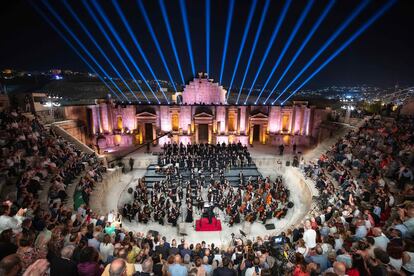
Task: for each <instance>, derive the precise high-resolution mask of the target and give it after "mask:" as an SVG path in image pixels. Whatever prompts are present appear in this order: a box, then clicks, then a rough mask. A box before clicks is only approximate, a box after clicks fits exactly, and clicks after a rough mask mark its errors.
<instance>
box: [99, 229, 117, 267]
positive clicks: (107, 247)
mask: <svg viewBox="0 0 414 276" xmlns="http://www.w3.org/2000/svg"><path fill="white" fill-rule="evenodd" d="M99 253H100V255H101V259H102V262H104V263H107V262H108V258H109V257H112V256H113V255H114V245H113V244H112V243H111V237H110V236H109V235H108V234H106V235H105V236H104V240H103V242H101V244H100V245H99Z"/></svg>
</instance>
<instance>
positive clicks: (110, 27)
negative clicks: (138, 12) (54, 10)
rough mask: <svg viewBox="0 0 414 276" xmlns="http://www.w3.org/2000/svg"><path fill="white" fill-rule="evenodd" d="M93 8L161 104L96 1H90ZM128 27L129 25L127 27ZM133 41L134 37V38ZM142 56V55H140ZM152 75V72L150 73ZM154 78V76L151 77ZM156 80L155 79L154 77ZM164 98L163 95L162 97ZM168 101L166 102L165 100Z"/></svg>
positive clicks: (90, 11)
mask: <svg viewBox="0 0 414 276" xmlns="http://www.w3.org/2000/svg"><path fill="white" fill-rule="evenodd" d="M83 3H84V4H86V6H89V5H88V4H87V3H86V1H83ZM92 4H93V6H94V7H95V9H96V10H97V11H98V13H99V15H100V16H101V18H102V19H103V21H104V23H105V25H106V26H107V27H108V28H109V31H110V32H111V34H112V35H113V36H114V37H115V39H116V41H117V42H118V44H119V45H120V46H121V48H122V50H123V51H124V53H125V54H126V55H127V57H128V59H129V60H130V62H131V63H132V64H133V65H134V67H135V69H136V70H137V72H138V73H139V75H140V76H141V78H142V80H143V81H144V82H145V84H146V85H147V87H148V89H150V91H151V93H152V95H153V96H154V97H155V99H156V100H157V102H158V103H161V102H160V100H159V99H158V97H157V96H156V94H155V93H154V90H153V89H152V87H151V86H150V85H149V84H148V82H147V80H146V78H145V77H144V75H143V73H142V71H141V69H140V68H139V66H138V65H137V64H136V62H135V61H134V58H133V57H132V55H131V53H130V52H129V50H128V48H127V47H126V46H125V44H124V42H123V41H122V39H121V37H120V36H119V35H118V33H117V31H116V30H115V28H114V26H113V25H112V23H111V22H110V21H109V19H108V17H107V16H106V14H105V12H104V11H103V9H102V8H101V6H100V5H99V4H98V2H96V1H92ZM88 10H89V13H91V14H94V12H93V10H92V9H91V7H89V9H88ZM97 21H98V20H97ZM128 26H129V25H128ZM134 39H135V37H134ZM141 56H142V54H141ZM144 61H146V64H147V67H148V68H149V69H150V71H152V69H151V67H150V66H149V63H148V60H146V58H145V59H144ZM152 73H153V72H152ZM153 77H154V75H153ZM154 78H155V79H156V80H157V78H156V77H154ZM164 96H165V95H164ZM167 101H168V100H167Z"/></svg>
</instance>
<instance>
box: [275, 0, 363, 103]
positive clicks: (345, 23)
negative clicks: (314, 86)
mask: <svg viewBox="0 0 414 276" xmlns="http://www.w3.org/2000/svg"><path fill="white" fill-rule="evenodd" d="M369 2H370V1H369V0H364V1H363V2H362V3H361V4H359V5H358V7H357V8H356V9H355V10H354V11H353V12H352V14H351V15H350V16H349V17H348V18H347V19H346V20H345V22H344V23H342V24H341V26H339V28H338V29H337V30H336V31H335V33H334V34H333V35H331V37H329V39H328V40H327V41H326V42H325V44H324V45H323V46H322V47H321V48H320V49H319V50H318V52H317V53H316V54H315V55H314V56H313V57H312V58H311V60H310V61H309V62H308V63H307V64H306V65H305V66H304V67H303V68H302V70H301V71H300V72H299V73H298V74H297V75H296V76H295V77H294V78H293V80H292V81H291V82H290V83H289V84H288V85H287V86H286V87H285V88H284V89H283V91H282V93H280V94H279V95H278V96H277V98H276V99H275V101H277V100H278V99H279V98H280V97H281V96H282V95H283V94H284V93H286V91H287V90H288V89H289V87H290V86H291V85H292V84H293V83H294V82H295V81H296V80H297V79H298V78H299V77H300V76H301V75H302V74H303V73H304V72H305V71H306V70H307V69H308V68H309V67H310V66H311V65H312V63H313V62H314V61H315V60H316V59H317V58H318V57H319V56H320V55H321V54H322V52H323V51H325V50H326V49H327V48H328V46H329V45H331V43H332V42H333V41H334V40H335V39H336V38H337V37H338V36H339V35H340V34H341V33H342V32H343V31H344V30H345V28H346V27H348V25H349V24H351V22H352V21H353V20H354V19H355V18H356V17H357V16H358V15H359V14H360V13H361V12H362V10H363V9H364V8H365V7H366V6H367V5H368V4H369Z"/></svg>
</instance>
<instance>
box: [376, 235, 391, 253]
mask: <svg viewBox="0 0 414 276" xmlns="http://www.w3.org/2000/svg"><path fill="white" fill-rule="evenodd" d="M374 240H375V243H374V245H375V247H378V248H381V249H382V250H384V251H386V250H387V245H388V243H389V242H390V240H389V239H388V238H387V237H386V236H385V235H384V234H381V236H379V237H375V238H374Z"/></svg>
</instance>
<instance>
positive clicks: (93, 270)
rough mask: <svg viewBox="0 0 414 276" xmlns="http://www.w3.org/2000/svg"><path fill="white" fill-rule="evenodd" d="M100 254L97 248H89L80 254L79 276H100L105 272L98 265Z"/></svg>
mask: <svg viewBox="0 0 414 276" xmlns="http://www.w3.org/2000/svg"><path fill="white" fill-rule="evenodd" d="M98 261H99V254H98V252H97V251H96V249H95V248H93V247H90V246H87V247H85V248H83V249H82V251H81V252H80V263H79V264H78V273H79V276H100V275H101V274H102V272H103V269H102V267H101V266H100V265H99V263H98Z"/></svg>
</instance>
